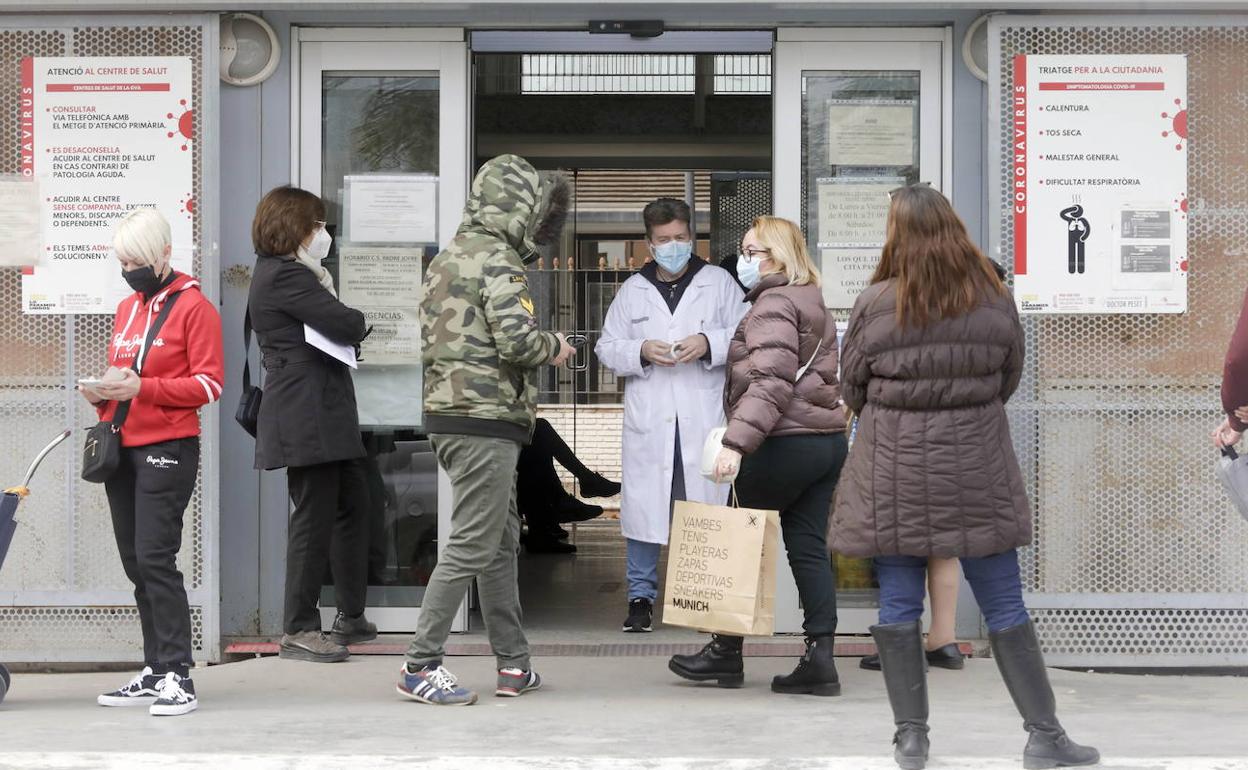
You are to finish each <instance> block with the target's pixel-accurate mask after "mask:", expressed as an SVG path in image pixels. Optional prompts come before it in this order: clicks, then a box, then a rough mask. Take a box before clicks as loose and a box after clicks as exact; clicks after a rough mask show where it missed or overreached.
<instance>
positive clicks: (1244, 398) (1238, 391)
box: [1222, 295, 1248, 431]
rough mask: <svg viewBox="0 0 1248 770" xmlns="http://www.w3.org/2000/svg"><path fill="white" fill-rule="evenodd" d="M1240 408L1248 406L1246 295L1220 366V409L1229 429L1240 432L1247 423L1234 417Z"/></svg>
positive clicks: (1247, 312)
mask: <svg viewBox="0 0 1248 770" xmlns="http://www.w3.org/2000/svg"><path fill="white" fill-rule="evenodd" d="M1241 406H1248V295H1245V296H1244V307H1243V309H1242V310H1240V311H1239V321H1238V323H1236V324H1235V332H1234V334H1232V335H1231V344H1230V346H1228V348H1227V350H1226V361H1225V362H1224V363H1223V366H1222V408H1223V409H1224V410H1225V411H1226V416H1227V417H1229V418H1230V420H1231V428H1233V429H1234V430H1240V431H1242V430H1245V429H1248V423H1244V421H1243V420H1240V419H1239V418H1238V417H1236V416H1235V410H1236V409H1238V408H1240V407H1241Z"/></svg>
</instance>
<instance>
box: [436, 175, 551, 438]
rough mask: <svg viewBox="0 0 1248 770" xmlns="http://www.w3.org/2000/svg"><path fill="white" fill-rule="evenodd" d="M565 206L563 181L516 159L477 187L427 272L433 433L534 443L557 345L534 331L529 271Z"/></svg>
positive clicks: (475, 183)
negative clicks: (540, 399)
mask: <svg viewBox="0 0 1248 770" xmlns="http://www.w3.org/2000/svg"><path fill="white" fill-rule="evenodd" d="M567 200H568V188H567V183H566V182H562V181H561V180H560V179H559V178H557V177H556V178H553V179H551V178H547V179H543V178H542V177H541V176H540V175H539V174H538V173H537V171H536V170H535V169H534V168H533V166H532V165H530V164H529V162H528V161H526V160H524V159H523V158H520V157H517V156H515V155H503V156H501V157H498V158H495V159H493V160H491V161H489V162H488V163H486V164H485V165H484V166H483V167H482V168H481V171H480V172H478V174H477V178H476V179H475V180H473V183H472V192H471V194H470V195H469V198H468V203H467V205H466V206H465V207H464V221H463V224H462V225H460V228H459V232H458V233H456V235H455V238H454V239H453V240H452V241H451V243H450V244H449V245H448V246H447V247H446V249H444V250H443V251H442V253H441V254H439V255H438V256H436V257H434V259H433V260H432V261H431V262H430V263H429V267H428V269H426V271H425V283H424V289H425V291H424V297H423V298H422V299H421V304H420V318H421V330H422V333H423V339H424V345H423V350H422V358H423V360H424V364H425V378H424V386H425V403H424V406H425V428H426V430H427V432H429V433H446V434H456V435H485V436H494V437H501V438H508V439H512V440H515V441H519V442H528V440H529V439H530V438H531V436H532V433H533V425H534V420H535V418H536V411H537V384H538V383H537V369H538V367H541V366H545V365H546V364H548V363H550V361H551V359H552V358H554V356H555V354H556V353H557V352H559V344H560V343H559V339H558V338H557V337H556V336H555V335H554V334H551V333H550V332H544V331H542V330H541V329H539V328H538V323H537V312H536V307H535V306H534V303H533V297H532V295H531V294H530V293H529V283H528V273H527V271H526V270H525V267H524V264H523V263H524V261H528V260H531V259H533V258H535V257H536V256H537V248H538V246H540V245H542V244H543V243H550V242H553V241H554V240H555V238H556V237H557V236H558V234H559V230H560V228H561V227H562V219H563V215H564V214H565V212H566V211H567Z"/></svg>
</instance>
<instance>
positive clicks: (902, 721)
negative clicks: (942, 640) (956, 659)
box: [871, 620, 929, 770]
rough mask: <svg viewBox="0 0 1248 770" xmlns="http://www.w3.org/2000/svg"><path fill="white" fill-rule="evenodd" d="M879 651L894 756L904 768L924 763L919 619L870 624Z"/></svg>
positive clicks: (923, 675) (923, 669) (924, 696)
mask: <svg viewBox="0 0 1248 770" xmlns="http://www.w3.org/2000/svg"><path fill="white" fill-rule="evenodd" d="M871 636H873V637H875V646H876V649H877V650H879V653H880V664H881V666H882V668H883V671H884V685H885V687H887V688H888V702H889V704H890V705H892V707H893V722H894V723H895V724H896V725H897V732H896V733H895V734H894V735H893V745H894V746H895V748H894V750H893V758H894V759H896V760H897V766H898V767H900V768H902V769H903V770H923V767H924V765H926V763H927V753H928V747H929V743H928V738H927V713H928V710H927V671H926V668H927V666H926V660H925V658H924V655H923V629H922V626H920V624H919V621H917V620H914V621H911V622H909V623H889V624H887V625H879V626H871Z"/></svg>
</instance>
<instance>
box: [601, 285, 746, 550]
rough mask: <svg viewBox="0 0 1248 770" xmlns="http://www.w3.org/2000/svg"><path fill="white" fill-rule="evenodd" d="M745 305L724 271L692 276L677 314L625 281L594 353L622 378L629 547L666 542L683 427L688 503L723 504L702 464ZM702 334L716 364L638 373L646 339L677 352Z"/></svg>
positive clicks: (720, 490) (652, 291)
mask: <svg viewBox="0 0 1248 770" xmlns="http://www.w3.org/2000/svg"><path fill="white" fill-rule="evenodd" d="M744 300H745V296H744V294H743V293H742V292H741V287H740V286H738V285H737V282H736V281H735V280H733V278H732V276H731V275H729V274H728V272H727V271H726V270H723V269H722V268H719V267H715V266H714V265H707V266H705V267H703V268H702V269H701V270H699V271H698V272H697V274H696V275H694V276H693V279H692V280H691V281H690V284H689V286H688V287H687V288H686V289H685V293H684V295H683V296H682V297H681V300H680V304H679V305H677V306H676V313H675V315H673V314H672V313H671V311H669V310H668V309H667V302H666V301H665V300H664V299H663V297H662V296H661V295H660V294H659V290H658V289H657V288H655V286H654V284H652V283H651V282H650V281H649V280H647V279H646V278H645V277H644V276H642V275H641V274H637V275H634V276H632V277H631V278H629V279H628V280H627V281H625V282H624V284H623V285H622V286H621V287H620V289H619V291H618V292H617V293H616V295H615V299H614V300H613V301H612V302H611V308H610V309H609V310H608V311H607V319H606V322H605V323H604V324H603V329H602V338H601V339H600V340H599V341H598V344H597V346H595V351H596V352H597V353H598V360H599V361H601V362H602V363H603V365H605V366H606V367H607V368H609V369H611V371H613V372H615V374H616V376H617V377H623V378H626V382H625V385H624V442H623V445H624V446H623V469H624V474H623V485H624V489H623V493H622V497H621V502H620V528H621V529H622V530H623V532H624V536H625V537H627V538H630V539H633V540H641V541H644V542H647V543H666V542H667V537H668V530H669V529H670V527H671V521H670V518H669V517H670V512H671V498H672V472H673V469H672V461H673V460H674V459H675V458H674V453H675V446H676V439H675V435H676V420H677V419H679V420H680V453H681V460H682V461H683V464H684V468H683V472H684V474H685V494H686V496H687V497H688V498H689V499H690V500H694V501H697V502H704V503H714V504H721V505H722V504H725V503H726V502H727V500H728V487H727V485H724V484H716V483H714V482H712V481H707V480H706V479H704V478H702V474H701V473H700V465H701V460H702V444H703V443H704V442H705V440H706V435H707V434H708V433H709V432H710V431H711V430H713V429H715V428H717V427H719V426H721V425H723V424H724V378H725V376H726V371H725V365H726V363H727V361H728V344H729V343H730V342H731V341H732V335H733V333H734V332H735V331H736V328H737V325H738V324H739V323H740V322H741V318H742V317H743V316H744V315H745V312H746V310H747V309H748V308H747V306H746V304H745V301H744ZM699 333H700V334H704V335H706V338H707V339H708V340H709V341H710V343H711V360H710V362H707V361H704V360H702V361H694V362H692V363H688V364H681V365H678V366H674V367H664V366H655V365H653V364H650V365H647V366H643V365H642V359H641V346H642V344H643V343H644V342H646V341H647V340H659V341H661V342H668V343H671V342H676V341H677V340H682V339H684V338H685V337H688V336H689V335H691V334H699Z"/></svg>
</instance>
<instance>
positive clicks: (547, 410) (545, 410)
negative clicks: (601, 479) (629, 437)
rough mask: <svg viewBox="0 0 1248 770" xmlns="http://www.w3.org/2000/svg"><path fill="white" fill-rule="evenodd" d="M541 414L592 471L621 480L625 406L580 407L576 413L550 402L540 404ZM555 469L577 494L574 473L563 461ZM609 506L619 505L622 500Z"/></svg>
mask: <svg viewBox="0 0 1248 770" xmlns="http://www.w3.org/2000/svg"><path fill="white" fill-rule="evenodd" d="M537 414H538V416H539V417H543V418H545V419H546V420H547V421H549V422H550V424H551V425H553V426H554V428H555V430H557V431H558V432H559V435H560V436H562V437H563V440H564V441H566V442H568V446H570V447H572V449H573V451H575V452H576V456H577V457H579V458H580V459H581V462H583V463H585V465H586V466H587V467H588V468H589V469H590V470H594V471H597V472H599V473H601V474H602V475H604V476H606V477H607V478H609V479H611V480H612V481H619V480H620V443H621V435H620V434H621V433H622V432H623V430H624V407H623V406H622V405H611V406H578V407H576V411H575V416H574V414H573V408H572V407H571V406H562V405H548V406H540V407H538V410H537ZM555 470H557V471H559V476H560V478H562V479H563V482H564V486H566V487H567V488H568V490H569V491H571V492H573V493H575V490H574V488H573V484H572V476H571V474H569V473H568V472H567V471H565V470H564V469H563V467H562V466H561V465H559V463H555ZM605 507H618V502H616V503H615V504H614V505H607V506H605Z"/></svg>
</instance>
